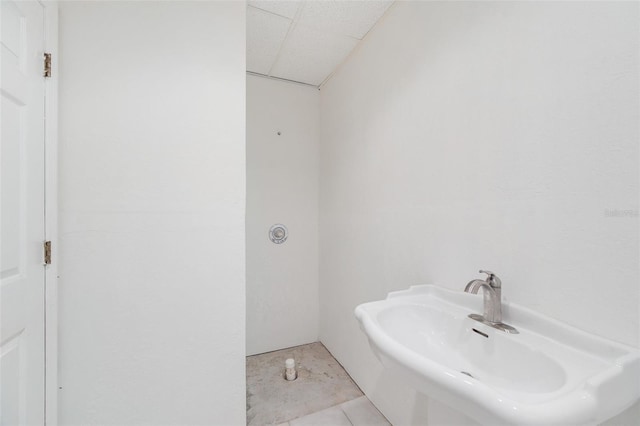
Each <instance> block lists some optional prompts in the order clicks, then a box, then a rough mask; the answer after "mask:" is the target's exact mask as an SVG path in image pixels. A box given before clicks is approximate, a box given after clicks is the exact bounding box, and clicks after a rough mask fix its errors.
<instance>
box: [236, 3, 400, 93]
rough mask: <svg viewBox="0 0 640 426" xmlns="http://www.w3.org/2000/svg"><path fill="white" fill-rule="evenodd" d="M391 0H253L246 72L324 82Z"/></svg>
mask: <svg viewBox="0 0 640 426" xmlns="http://www.w3.org/2000/svg"><path fill="white" fill-rule="evenodd" d="M392 3H393V1H391V0H367V1H348V0H306V1H305V0H300V1H292V0H249V2H248V13H247V71H248V72H250V73H254V74H257V75H267V76H268V77H273V78H278V79H282V80H288V81H295V82H301V83H305V84H308V85H312V86H315V87H320V86H321V85H322V84H325V83H326V81H328V79H329V78H330V77H331V76H332V75H333V74H334V73H335V72H336V71H337V69H339V67H340V66H341V64H342V63H344V61H345V60H346V59H347V57H349V56H350V54H351V52H352V51H353V50H354V49H355V48H356V46H357V45H358V44H359V43H360V42H361V40H362V39H363V38H364V37H365V36H366V35H367V34H368V33H369V31H370V30H371V28H373V26H374V25H375V24H376V23H377V22H378V21H379V19H380V18H381V17H382V16H383V15H384V14H385V12H386V11H387V9H388V8H389V6H390V5H391V4H392Z"/></svg>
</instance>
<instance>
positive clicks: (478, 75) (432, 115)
mask: <svg viewBox="0 0 640 426" xmlns="http://www.w3.org/2000/svg"><path fill="white" fill-rule="evenodd" d="M639 22H640V20H639V13H638V3H636V2H633V3H612V2H543V3H539V2H397V3H396V4H395V5H394V6H392V7H391V9H390V10H389V12H388V13H387V16H386V17H385V18H383V20H382V21H381V22H380V23H379V24H378V25H377V27H376V28H375V29H374V30H373V31H372V32H371V33H369V35H368V36H367V38H366V39H365V40H364V42H363V43H362V45H361V46H360V47H359V48H358V50H357V51H356V52H355V53H354V54H352V56H351V57H350V59H349V60H348V61H347V62H346V64H344V65H343V66H342V68H341V69H340V70H339V71H338V72H337V74H336V75H334V77H333V78H332V79H331V80H330V81H329V82H328V84H326V85H325V86H324V87H323V88H322V91H321V96H320V97H321V134H322V136H321V144H320V147H321V148H320V152H321V160H320V183H321V184H320V253H321V255H320V259H321V260H320V297H321V299H320V338H321V341H322V342H323V343H324V344H325V345H326V346H327V347H328V349H329V350H330V351H331V353H332V354H334V355H335V356H336V358H337V359H338V361H340V362H341V363H342V364H343V365H344V366H345V367H346V369H347V370H348V371H349V373H350V374H351V375H352V376H353V378H354V379H355V380H356V382H357V383H358V384H359V385H360V386H361V387H362V389H363V390H364V391H365V393H366V394H367V395H368V396H369V397H370V398H372V399H373V402H374V403H375V404H376V405H377V406H378V407H379V408H380V409H381V410H382V411H383V413H384V414H385V415H386V416H387V417H388V418H389V420H390V421H391V422H392V423H393V424H395V425H404V424H425V423H431V424H446V422H449V423H450V424H456V423H459V422H464V421H466V420H465V419H460V418H458V419H456V418H455V416H454V414H451V415H452V416H454V417H451V416H444V418H442V417H443V416H441V412H440V411H439V410H438V408H437V404H433V407H431V406H429V405H430V404H431V403H430V402H428V401H427V400H426V398H424V397H422V396H420V395H418V394H416V393H414V392H413V391H411V390H410V389H408V388H407V387H406V386H404V385H403V384H402V383H400V382H399V381H397V380H395V379H394V378H392V377H389V376H388V375H387V374H386V373H385V372H384V371H383V370H382V368H381V367H380V365H379V363H378V361H377V360H376V359H375V358H374V357H373V355H372V353H371V351H370V350H369V347H368V345H367V341H366V338H365V336H364V335H363V333H362V332H361V331H360V330H359V329H358V325H357V323H356V320H355V319H354V316H353V309H354V307H355V306H356V305H358V304H359V303H362V302H366V301H371V300H376V299H381V298H384V297H385V296H386V294H387V293H388V292H389V291H392V290H398V289H404V288H407V287H409V286H410V285H413V284H421V283H437V284H440V285H442V286H445V287H449V288H453V289H457V290H460V291H462V289H463V287H464V285H465V284H466V283H467V282H468V281H469V280H471V279H473V278H477V277H478V276H479V275H478V272H477V271H478V269H480V268H486V269H490V270H493V271H494V272H496V273H497V274H498V275H499V276H500V277H501V278H502V282H503V287H504V288H503V293H504V296H505V298H506V299H508V300H510V301H512V302H515V303H518V304H521V305H524V306H527V307H530V308H533V309H535V310H537V311H540V312H542V313H545V314H548V315H550V316H552V317H555V318H558V319H560V320H562V321H565V322H567V323H569V324H572V325H575V326H577V327H580V328H582V329H584V330H587V331H589V332H592V333H595V334H598V335H601V336H605V337H607V338H610V339H613V340H617V341H620V342H623V343H627V344H631V345H635V346H638V344H639V343H640V342H639V333H640V329H639V319H640V318H639V310H638V306H639V285H638V284H639V279H640V274H639V271H638V256H639V249H638V232H639V226H638V214H637V212H638V204H639V185H638V175H639V167H638V155H639V149H638V140H639V134H638V119H639V101H638V90H639V87H638V71H639V67H638V52H639V46H638V40H639V37H638V35H639ZM614 209H619V210H632V212H631V216H627V217H608V216H607V214H606V213H607V211H608V210H614ZM430 408H431V410H430ZM636 409H637V407H636ZM428 411H431V412H430V413H427V412H428ZM636 415H637V411H636ZM632 418H633V415H632V414H629V415H628V419H627V424H629V423H631V420H630V419H632Z"/></svg>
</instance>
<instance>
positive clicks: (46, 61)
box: [44, 53, 51, 77]
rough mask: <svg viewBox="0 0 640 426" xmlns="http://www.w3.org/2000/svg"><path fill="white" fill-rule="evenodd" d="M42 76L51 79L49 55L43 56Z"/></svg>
mask: <svg viewBox="0 0 640 426" xmlns="http://www.w3.org/2000/svg"><path fill="white" fill-rule="evenodd" d="M44 76H45V77H51V53H45V54H44Z"/></svg>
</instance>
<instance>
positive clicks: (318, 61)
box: [271, 24, 359, 86]
mask: <svg viewBox="0 0 640 426" xmlns="http://www.w3.org/2000/svg"><path fill="white" fill-rule="evenodd" d="M358 41H359V40H357V39H355V38H353V37H347V36H342V35H336V34H331V33H325V32H322V31H319V30H316V29H314V28H311V27H307V26H305V25H301V24H298V25H296V27H295V28H294V29H293V30H292V31H291V32H290V33H289V36H288V37H287V40H286V41H285V43H284V45H283V46H282V50H281V51H280V55H279V56H278V60H277V62H276V64H275V65H274V67H273V68H272V70H271V75H273V76H274V77H280V78H286V79H288V80H295V81H301V82H303V83H308V84H313V85H316V86H317V85H319V84H320V83H322V82H323V81H324V80H325V79H326V78H327V77H328V76H329V75H330V74H331V73H332V72H333V71H334V70H335V69H336V68H337V67H338V65H340V64H341V63H342V61H344V59H345V58H346V57H347V56H348V55H349V53H350V52H351V51H352V50H353V48H354V47H355V46H356V44H358Z"/></svg>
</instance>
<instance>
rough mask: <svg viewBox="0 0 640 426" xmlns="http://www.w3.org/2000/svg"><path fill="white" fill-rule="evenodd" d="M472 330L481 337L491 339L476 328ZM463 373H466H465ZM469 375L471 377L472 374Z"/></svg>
mask: <svg viewBox="0 0 640 426" xmlns="http://www.w3.org/2000/svg"><path fill="white" fill-rule="evenodd" d="M472 330H473V331H474V332H475V333H478V334H479V335H481V336H484V337H486V338H487V339H488V338H489V335H488V334H486V333H483V332H482V331H480V330H476V329H475V328H472ZM463 373H464V371H463ZM469 375H470V376H471V374H469ZM472 377H473V376H472Z"/></svg>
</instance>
